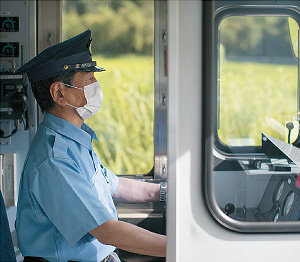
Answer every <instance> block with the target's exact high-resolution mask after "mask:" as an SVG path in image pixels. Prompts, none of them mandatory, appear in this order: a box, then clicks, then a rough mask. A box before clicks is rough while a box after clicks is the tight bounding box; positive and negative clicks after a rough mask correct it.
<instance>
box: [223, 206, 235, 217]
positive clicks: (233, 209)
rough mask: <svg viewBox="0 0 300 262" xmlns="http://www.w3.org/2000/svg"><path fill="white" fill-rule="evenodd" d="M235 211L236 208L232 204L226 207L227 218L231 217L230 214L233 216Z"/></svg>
mask: <svg viewBox="0 0 300 262" xmlns="http://www.w3.org/2000/svg"><path fill="white" fill-rule="evenodd" d="M234 211H235V206H234V205H233V204H231V203H228V204H227V205H226V206H225V214H226V215H227V216H229V215H230V214H232V213H233V212H234Z"/></svg>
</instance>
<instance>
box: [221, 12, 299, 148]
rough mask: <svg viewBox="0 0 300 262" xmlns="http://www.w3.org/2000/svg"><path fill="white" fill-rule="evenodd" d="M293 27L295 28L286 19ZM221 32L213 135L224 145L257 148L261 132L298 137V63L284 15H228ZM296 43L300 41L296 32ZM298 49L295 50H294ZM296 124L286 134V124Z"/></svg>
mask: <svg viewBox="0 0 300 262" xmlns="http://www.w3.org/2000/svg"><path fill="white" fill-rule="evenodd" d="M289 20H290V21H291V22H290V23H292V25H293V30H298V28H299V26H298V24H297V22H296V21H295V20H294V19H293V18H289ZM218 30H219V45H218V50H219V72H218V73H219V75H218V80H219V81H218V92H219V93H218V101H219V103H218V119H217V121H218V123H217V136H218V138H219V139H220V141H221V143H223V144H225V145H228V146H231V147H233V146H260V145H261V133H267V134H269V135H271V136H273V137H276V138H278V139H281V140H283V141H286V142H287V141H288V140H290V141H291V142H293V141H295V140H296V138H297V137H298V130H299V124H298V123H299V122H298V114H297V113H298V95H297V93H298V91H297V90H298V61H297V58H296V56H295V55H294V51H293V50H294V49H293V48H292V46H293V45H292V42H291V37H290V31H289V22H288V18H287V17H280V16H231V17H227V18H225V19H223V20H222V21H221V23H220V24H219V27H218ZM293 36H296V39H293V40H294V42H295V41H296V42H298V41H297V39H298V35H296V34H293ZM297 52H298V50H297ZM289 122H291V123H292V124H293V126H294V128H293V129H292V130H291V132H290V133H289V129H288V128H287V127H286V125H287V123H289Z"/></svg>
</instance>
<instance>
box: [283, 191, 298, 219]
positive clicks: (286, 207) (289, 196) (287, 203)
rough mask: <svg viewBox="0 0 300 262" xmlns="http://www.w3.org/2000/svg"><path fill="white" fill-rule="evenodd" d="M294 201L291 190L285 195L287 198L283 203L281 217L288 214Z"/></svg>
mask: <svg viewBox="0 0 300 262" xmlns="http://www.w3.org/2000/svg"><path fill="white" fill-rule="evenodd" d="M294 199H295V194H294V192H293V190H291V191H290V192H289V193H288V194H287V196H286V198H285V200H284V202H283V207H282V215H283V216H286V215H287V214H288V213H289V212H290V210H291V208H292V205H293V203H294Z"/></svg>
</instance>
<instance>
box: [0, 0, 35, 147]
mask: <svg viewBox="0 0 300 262" xmlns="http://www.w3.org/2000/svg"><path fill="white" fill-rule="evenodd" d="M29 7H30V2H29V1H23V2H21V1H1V10H0V144H1V145H9V144H10V142H11V140H10V137H11V136H13V135H14V134H15V133H16V132H17V130H18V129H19V127H20V126H21V125H22V126H24V130H27V129H28V112H27V111H28V110H27V109H28V83H27V80H26V79H25V78H24V76H23V75H20V74H16V73H15V71H16V69H17V68H19V67H20V66H22V65H23V64H24V61H27V60H28V50H29V49H28V48H29V45H28V44H29V42H28V40H29V38H28V8H29ZM5 127H9V128H5ZM11 130H12V131H11Z"/></svg>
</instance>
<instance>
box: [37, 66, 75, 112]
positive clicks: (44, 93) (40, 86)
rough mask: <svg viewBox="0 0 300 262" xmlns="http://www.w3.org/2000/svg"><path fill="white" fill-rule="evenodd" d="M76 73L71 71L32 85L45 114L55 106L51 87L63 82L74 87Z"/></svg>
mask: <svg viewBox="0 0 300 262" xmlns="http://www.w3.org/2000/svg"><path fill="white" fill-rule="evenodd" d="M75 73H76V72H75V71H71V72H67V73H63V74H61V75H58V76H54V77H50V78H47V79H43V80H41V81H38V82H33V83H31V89H32V92H33V95H34V97H35V99H36V101H37V102H38V104H39V106H40V107H41V110H42V112H43V113H44V112H49V110H51V109H52V108H53V107H54V104H55V103H54V101H53V99H52V96H51V94H50V86H51V85H52V84H53V83H55V82H62V83H64V84H68V85H72V84H73V81H74V76H75Z"/></svg>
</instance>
